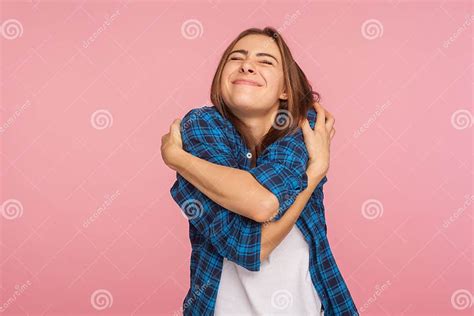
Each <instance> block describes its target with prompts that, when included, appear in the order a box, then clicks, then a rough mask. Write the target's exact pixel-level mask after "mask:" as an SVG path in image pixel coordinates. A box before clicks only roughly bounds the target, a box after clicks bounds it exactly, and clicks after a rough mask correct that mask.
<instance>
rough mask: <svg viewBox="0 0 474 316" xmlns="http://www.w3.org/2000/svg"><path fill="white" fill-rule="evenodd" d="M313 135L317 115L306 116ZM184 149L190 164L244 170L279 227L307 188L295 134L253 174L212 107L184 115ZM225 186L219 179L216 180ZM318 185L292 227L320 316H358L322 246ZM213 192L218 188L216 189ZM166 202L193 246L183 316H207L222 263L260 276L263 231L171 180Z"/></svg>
mask: <svg viewBox="0 0 474 316" xmlns="http://www.w3.org/2000/svg"><path fill="white" fill-rule="evenodd" d="M307 117H308V121H309V122H310V126H311V127H312V128H314V124H315V121H316V111H315V110H314V108H310V110H309V111H308V113H307ZM181 136H182V140H183V149H184V150H185V151H187V152H188V153H190V154H192V155H193V156H197V157H200V158H202V159H205V160H207V161H209V162H212V163H216V164H219V165H223V166H228V167H232V168H238V169H242V170H246V171H248V172H249V173H251V174H252V175H253V176H254V177H255V179H256V180H257V181H258V182H259V183H260V184H262V185H263V186H264V187H266V188H267V189H268V190H270V191H271V192H272V193H273V194H275V196H276V197H277V198H278V201H279V205H280V208H279V212H278V214H277V215H276V216H275V217H274V219H273V220H278V219H279V218H280V217H281V216H282V215H284V213H285V211H286V210H287V209H288V208H289V207H290V206H291V205H292V204H293V202H294V201H295V199H296V197H297V196H298V194H299V193H300V192H301V191H303V190H304V189H305V188H306V187H307V184H308V183H307V176H306V165H307V161H308V152H307V150H306V146H305V144H304V140H303V134H302V130H301V128H298V129H297V130H296V132H295V133H293V134H289V135H287V136H285V137H282V138H280V139H278V140H277V141H275V142H274V143H272V144H271V145H270V146H268V147H267V148H266V149H265V150H264V151H263V153H262V154H261V155H260V156H258V157H257V162H256V166H255V167H253V168H252V167H251V159H250V158H251V153H250V150H249V149H248V148H247V146H246V145H245V143H244V142H243V139H242V138H241V137H240V135H239V133H238V132H237V130H236V129H235V127H234V126H233V124H232V123H231V122H230V121H229V120H227V119H225V118H224V117H223V116H222V115H221V114H220V113H219V111H218V110H217V108H216V107H215V106H203V107H201V108H196V109H192V110H190V111H189V112H188V113H187V114H186V115H185V116H184V117H183V119H182V121H181ZM222 181H225V179H222ZM326 182H327V178H326V177H324V178H323V180H321V182H320V183H319V184H318V186H317V188H316V189H315V190H314V192H313V194H312V195H311V198H310V199H309V201H308V203H307V204H306V206H305V208H304V209H303V211H302V212H301V215H300V217H299V219H298V220H297V222H296V225H297V227H298V228H299V229H300V230H301V232H302V233H303V236H304V238H305V240H306V241H307V242H308V245H309V250H310V254H309V270H310V275H311V280H312V282H313V285H314V287H315V289H316V291H317V293H318V295H319V297H320V299H321V303H322V307H323V309H324V315H325V316H333V315H344V316H346V315H347V316H349V315H351V316H352V315H359V314H358V311H357V308H356V306H355V304H354V302H353V299H352V297H351V294H350V292H349V289H348V288H347V286H346V283H345V281H344V279H343V277H342V275H341V272H340V271H339V269H338V267H337V264H336V261H335V259H334V257H333V254H332V252H331V249H330V246H329V242H328V239H327V235H326V233H327V227H326V221H325V215H324V205H323V198H324V194H323V185H324V183H326ZM216 185H218V183H216ZM170 192H171V195H172V197H173V199H174V200H175V201H176V203H177V204H178V205H179V206H180V208H181V211H182V212H183V214H184V215H185V216H186V217H187V218H188V221H189V238H190V241H191V246H192V252H191V267H190V281H191V282H190V283H191V285H190V289H189V291H188V293H187V295H186V297H185V298H184V301H183V306H182V312H183V314H184V315H196V316H197V315H199V316H202V315H213V314H214V309H215V303H216V297H217V292H218V288H219V282H220V278H221V273H222V266H223V259H224V257H225V258H227V259H228V260H230V261H232V262H235V263H236V264H238V265H240V266H242V267H244V268H246V269H248V270H250V271H259V270H260V247H261V244H260V241H261V232H262V223H258V222H255V221H253V220H251V219H249V218H246V217H243V216H240V215H238V214H235V213H233V212H231V211H228V210H227V209H225V208H223V207H222V206H220V205H219V204H217V203H215V202H214V201H212V200H211V199H209V198H208V197H207V196H206V195H204V194H203V193H202V192H200V191H199V190H197V189H196V188H195V187H194V186H193V185H192V184H190V183H189V182H188V181H187V180H186V179H184V178H183V177H182V176H181V175H180V174H179V173H176V182H175V183H174V184H173V186H172V188H171V190H170Z"/></svg>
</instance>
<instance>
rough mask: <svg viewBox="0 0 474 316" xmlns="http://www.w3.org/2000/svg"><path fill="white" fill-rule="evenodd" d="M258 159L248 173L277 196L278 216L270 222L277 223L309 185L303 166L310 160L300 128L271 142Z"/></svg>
mask: <svg viewBox="0 0 474 316" xmlns="http://www.w3.org/2000/svg"><path fill="white" fill-rule="evenodd" d="M258 159H259V160H258V162H257V166H256V167H254V168H252V169H250V173H251V174H252V175H253V176H254V177H255V179H257V181H259V182H260V184H262V185H263V186H264V187H266V188H267V189H268V190H269V191H271V192H272V193H273V194H274V195H275V196H276V197H277V199H278V202H279V209H278V213H277V214H276V215H275V216H274V217H272V218H271V219H270V220H271V221H276V220H279V219H280V218H281V216H283V214H284V213H285V212H286V210H288V208H289V207H290V206H291V205H292V204H293V203H294V201H295V199H296V197H297V196H298V194H300V193H301V191H303V190H304V189H306V188H307V186H308V177H307V175H306V165H307V162H308V159H309V158H308V151H307V149H306V145H305V143H304V140H303V133H302V130H301V128H298V129H297V130H296V131H295V132H294V133H293V134H289V135H286V136H284V137H282V138H280V139H278V140H277V141H275V142H274V143H272V144H271V145H270V146H268V147H267V148H266V149H265V150H264V152H263V153H262V155H261V156H260V157H258ZM270 220H269V221H270Z"/></svg>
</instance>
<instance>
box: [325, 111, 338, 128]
mask: <svg viewBox="0 0 474 316" xmlns="http://www.w3.org/2000/svg"><path fill="white" fill-rule="evenodd" d="M325 112H326V113H325V114H326V130H327V131H331V130H332V129H333V127H334V123H336V119H335V118H334V116H333V115H332V114H331V113H330V112H329V111H328V110H325Z"/></svg>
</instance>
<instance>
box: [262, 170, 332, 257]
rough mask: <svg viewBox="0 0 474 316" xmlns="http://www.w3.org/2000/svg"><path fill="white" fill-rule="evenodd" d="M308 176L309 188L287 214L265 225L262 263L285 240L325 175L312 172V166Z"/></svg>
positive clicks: (301, 194) (263, 227) (263, 229)
mask: <svg viewBox="0 0 474 316" xmlns="http://www.w3.org/2000/svg"><path fill="white" fill-rule="evenodd" d="M307 175H308V187H307V188H306V189H305V190H304V191H302V192H301V193H300V194H299V195H298V197H297V198H296V200H295V202H294V203H293V204H292V205H291V207H290V208H289V209H288V210H287V211H286V212H285V214H284V215H283V216H281V218H280V220H278V221H269V222H266V223H264V224H263V226H262V238H261V239H262V240H261V251H260V261H262V262H263V261H264V260H266V259H267V258H268V256H269V255H270V253H271V252H272V251H273V250H274V249H275V248H276V247H277V246H278V245H279V244H280V243H281V242H282V241H283V239H285V237H286V236H287V235H288V233H289V232H290V230H291V229H292V228H293V226H294V225H295V223H296V221H297V220H298V218H299V217H300V215H301V212H302V211H303V209H304V207H305V206H306V204H307V203H308V201H309V199H310V198H311V194H312V193H313V191H314V189H315V188H316V187H317V185H318V183H320V181H321V180H322V179H323V177H324V175H321V174H319V175H318V174H315V173H314V172H312V168H311V166H310V167H308V171H307Z"/></svg>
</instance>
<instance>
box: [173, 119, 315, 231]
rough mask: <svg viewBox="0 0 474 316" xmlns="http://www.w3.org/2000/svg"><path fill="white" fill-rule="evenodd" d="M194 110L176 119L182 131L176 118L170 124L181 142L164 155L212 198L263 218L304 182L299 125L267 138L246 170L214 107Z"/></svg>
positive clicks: (279, 209)
mask: <svg viewBox="0 0 474 316" xmlns="http://www.w3.org/2000/svg"><path fill="white" fill-rule="evenodd" d="M194 113H196V110H192V111H191V112H190V113H188V114H187V115H185V117H184V118H183V120H182V122H181V125H178V126H179V127H180V129H181V132H180V129H179V128H177V126H176V125H177V124H173V125H172V129H173V131H174V133H175V134H176V133H177V134H179V136H177V137H178V138H181V134H182V141H183V148H182V149H179V150H175V151H174V153H173V154H172V155H168V156H169V159H167V160H168V163H167V165H169V166H170V167H171V168H172V169H174V170H176V171H177V173H179V174H180V175H181V176H183V177H184V178H185V179H186V180H187V181H189V182H190V183H191V184H193V185H194V186H195V187H196V188H198V189H199V190H200V191H201V192H203V193H204V194H205V195H206V196H207V197H209V198H211V199H212V200H213V201H214V202H216V203H218V204H219V205H221V206H223V207H225V208H226V209H228V210H230V211H232V212H235V213H237V214H239V215H242V216H245V217H247V218H250V219H253V220H255V221H258V222H264V221H266V220H268V219H269V218H271V217H272V216H274V215H275V214H276V213H277V216H278V215H282V214H283V213H284V212H285V211H286V209H288V208H289V206H290V205H291V204H293V202H294V200H295V199H296V196H297V195H298V194H299V193H300V192H301V191H302V190H304V188H306V186H307V176H306V163H307V161H308V153H307V151H306V147H305V144H304V142H303V139H302V133H301V129H300V130H299V131H298V132H297V133H295V134H293V135H288V136H285V137H283V138H282V139H279V140H277V141H276V142H274V143H273V144H271V145H270V146H269V147H268V148H267V149H266V150H265V151H264V153H263V154H262V156H261V157H259V159H258V163H257V164H258V165H257V167H255V168H253V169H251V170H249V171H245V170H241V169H239V166H238V164H237V162H236V161H235V159H234V152H233V149H232V148H231V146H230V145H229V140H228V139H227V136H226V133H227V131H226V130H225V127H222V126H221V125H222V124H225V123H223V122H222V121H223V120H224V119H223V118H221V117H220V116H219V115H218V114H217V113H215V115H213V114H212V112H211V113H208V112H204V114H200V115H199V116H198V115H197V114H196V115H193V114H194ZM228 124H230V123H228ZM196 153H199V154H196ZM229 162H230V163H229ZM224 179H225V181H224ZM276 219H278V218H276Z"/></svg>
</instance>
